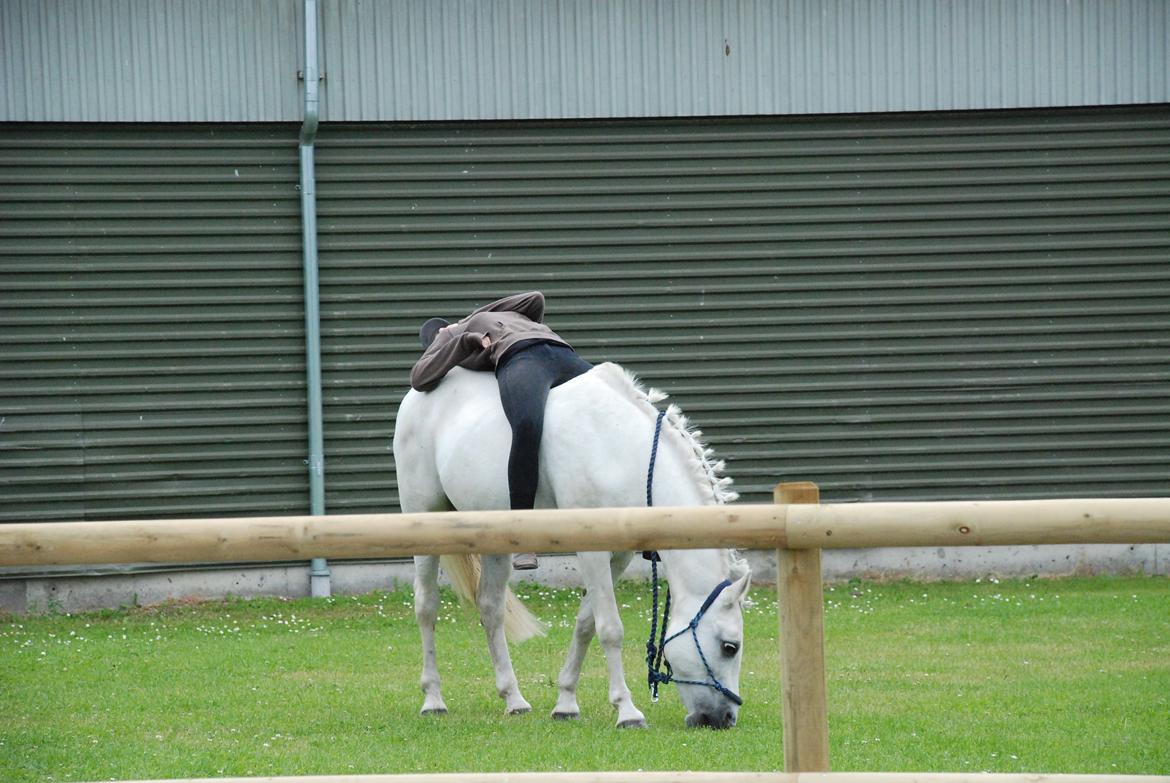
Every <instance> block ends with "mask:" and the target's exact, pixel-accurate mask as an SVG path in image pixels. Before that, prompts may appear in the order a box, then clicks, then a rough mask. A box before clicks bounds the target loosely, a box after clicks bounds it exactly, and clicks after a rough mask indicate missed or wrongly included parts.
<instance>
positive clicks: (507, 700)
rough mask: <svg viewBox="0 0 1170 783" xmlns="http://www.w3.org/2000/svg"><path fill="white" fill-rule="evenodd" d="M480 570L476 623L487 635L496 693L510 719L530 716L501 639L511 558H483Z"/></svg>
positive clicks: (509, 656) (497, 556)
mask: <svg viewBox="0 0 1170 783" xmlns="http://www.w3.org/2000/svg"><path fill="white" fill-rule="evenodd" d="M480 567H481V572H480V577H479V593H478V594H477V603H478V606H479V619H480V621H481V622H482V623H483V630H484V633H485V634H487V643H488V652H489V653H490V654H491V657H492V667H493V668H494V669H495V671H496V690H497V691H498V692H499V694H500V698H502V699H503V700H504V708H505V710H506V711H507V713H508V714H509V715H519V714H521V713H524V712H529V711H530V710H531V709H532V705H531V704H529V703H528V702H527V701H525V700H524V697H523V696H521V695H520V684H519V683H518V682H517V681H516V672H515V671H514V670H513V669H512V656H511V655H509V654H508V642H507V640H506V639H505V638H504V606H505V605H504V600H505V593H506V591H507V587H508V576H509V575H510V574H511V573H512V558H511V556H510V555H484V556H483V558H482V559H481V561H480Z"/></svg>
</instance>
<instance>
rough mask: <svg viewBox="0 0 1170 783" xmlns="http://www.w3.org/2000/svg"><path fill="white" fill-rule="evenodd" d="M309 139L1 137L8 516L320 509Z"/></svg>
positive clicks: (27, 133) (128, 129) (223, 134)
mask: <svg viewBox="0 0 1170 783" xmlns="http://www.w3.org/2000/svg"><path fill="white" fill-rule="evenodd" d="M296 139H297V128H296V127H295V126H262V125H253V126H246V127H238V126H237V127H230V128H229V127H222V126H159V125H132V126H131V125H100V126H98V125H84V126H81V125H70V126H55V125H24V126H21V125H7V126H0V215H2V220H0V330H2V335H3V340H2V341H0V343H2V344H0V355H2V357H3V358H2V360H0V494H2V496H3V502H2V503H0V520H3V521H20V520H53V519H102V518H118V517H143V516H167V517H170V516H190V515H228V516H230V515H236V514H241V515H246V514H252V513H279V512H289V513H294V512H295V513H304V512H305V510H306V509H307V506H308V499H307V489H306V486H305V484H306V478H305V474H306V468H305V465H304V454H305V438H306V435H305V432H306V430H305V424H304V418H305V381H304V347H303V346H304V327H303V315H302V314H303V305H302V293H301V260H300V214H299V197H298V193H297V141H296Z"/></svg>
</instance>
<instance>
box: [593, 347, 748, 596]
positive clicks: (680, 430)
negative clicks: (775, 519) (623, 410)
mask: <svg viewBox="0 0 1170 783" xmlns="http://www.w3.org/2000/svg"><path fill="white" fill-rule="evenodd" d="M596 370H600V371H601V372H597V375H598V376H600V377H601V378H602V379H604V380H605V381H606V382H607V383H609V385H610V386H612V387H613V388H614V389H615V390H617V391H618V392H620V393H623V394H625V395H627V396H628V397H629V398H630V399H631V400H633V401H634V402H635V403H638V404H641V405H644V406H646V407H647V408H648V412H654V411H656V410H657V409H656V408H655V407H654V406H655V405H656V404H657V403H659V402H662V401H663V400H665V399H666V398H667V395H666V393H665V392H662V391H659V390H658V389H653V388H651V389H648V388H646V387H645V386H644V385H643V384H642V382H641V381H639V380H638V378H637V376H635V375H634V374H633V373H632V372H630V371H629V370H627V369H625V368H623V367H619V366H618V365H616V364H613V363H612V362H605V363H604V364H599V365H598V366H597V368H596ZM596 370H595V372H596ZM653 415H655V416H657V415H658V414H657V413H656V412H654V413H653ZM663 420H664V421H665V422H666V424H667V425H669V426H670V429H671V431H673V432H674V433H676V434H677V435H678V436H679V438H681V439H682V442H683V444H684V445H685V446H686V447H687V448H688V449H689V450H690V451H691V452H692V454H693V457H694V458H693V459H692V460H691V466H692V471H693V473H694V476H695V481H696V482H697V483H698V485H699V486H700V487H701V488H703V489H704V490H705V493H709V497H710V500H711V502H712V503H715V504H719V505H722V504H723V503H731V502H732V501H734V500H735V499H736V498H738V497H739V493H737V492H735V491H734V490H732V489H731V481H732V480H731V477H730V476H723V475H720V474H722V473H723V470H724V468H725V464H724V462H723V460H715V461H712V457H713V456H714V453H715V452H714V451H713V450H712V449H709V448H707V447H706V446H705V445H704V444H703V442H702V441H701V440H699V438H700V437H701V436H702V434H703V433H702V432H701V431H700V430H697V429H694V428H693V427H691V425H690V422H688V421H687V417H686V416H684V415H683V412H682V410H680V409H679V407H678V406H677V405H675V404H673V403H671V404H670V405H668V406H667V408H666V415H665V416H664V417H663ZM724 555H725V556H726V558H727V570H728V573H729V574H730V576H731V579H732V580H733V581H734V580H737V579H740V578H741V577H743V576H745V575H747V574H748V573H749V572H750V570H751V569H750V567H749V566H748V562H747V561H746V560H744V559H743V558H742V557H740V556H739V553H738V552H736V551H735V550H734V549H726V550H724Z"/></svg>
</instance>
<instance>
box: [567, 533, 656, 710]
mask: <svg viewBox="0 0 1170 783" xmlns="http://www.w3.org/2000/svg"><path fill="white" fill-rule="evenodd" d="M627 562H629V561H627ZM577 563H578V565H579V566H580V568H581V579H582V581H583V582H584V583H585V589H586V590H587V591H588V593H589V596H590V601H589V602H590V604H591V605H592V607H593V623H594V626H595V627H596V631H597V639H598V641H600V642H601V649H602V650H604V651H605V661H606V668H607V669H608V670H609V703H610V704H612V705H613V706H614V708H615V709H616V710H617V725H618V727H619V728H642V727H645V726H646V716H645V715H643V714H642V713H641V711H639V710H638V708H637V707H635V706H634V701H633V698H632V697H631V696H630V689H629V687H628V686H627V685H626V673H625V668H624V667H623V665H622V642H623V641H624V639H625V630H624V629H623V628H622V618H621V616H620V615H619V614H618V607H617V598H616V596H615V595H614V592H613V576H612V574H611V572H610V556H609V553H608V552H580V553H578V554H577ZM566 665H567V664H566Z"/></svg>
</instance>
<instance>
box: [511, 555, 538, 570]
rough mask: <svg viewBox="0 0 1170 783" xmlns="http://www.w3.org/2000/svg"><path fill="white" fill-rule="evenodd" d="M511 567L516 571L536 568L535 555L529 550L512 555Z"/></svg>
mask: <svg viewBox="0 0 1170 783" xmlns="http://www.w3.org/2000/svg"><path fill="white" fill-rule="evenodd" d="M512 568H514V569H516V570H517V571H531V570H532V569H534V568H536V555H534V554H532V553H530V552H525V553H524V554H520V555H512Z"/></svg>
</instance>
